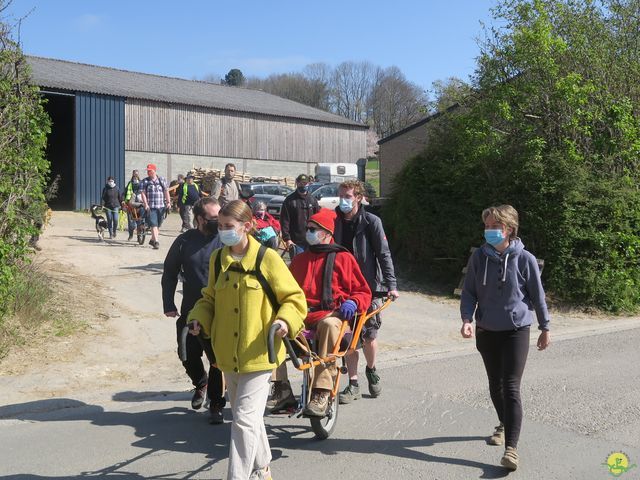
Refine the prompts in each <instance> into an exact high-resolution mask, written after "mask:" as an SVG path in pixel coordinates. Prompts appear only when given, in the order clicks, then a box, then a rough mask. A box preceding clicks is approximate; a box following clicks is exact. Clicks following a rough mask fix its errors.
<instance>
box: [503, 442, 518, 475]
mask: <svg viewBox="0 0 640 480" xmlns="http://www.w3.org/2000/svg"><path fill="white" fill-rule="evenodd" d="M518 461H519V460H518V451H517V450H516V449H515V448H514V447H507V448H506V449H505V451H504V455H503V456H502V460H500V465H502V466H503V467H505V468H508V469H509V470H516V469H517V468H518Z"/></svg>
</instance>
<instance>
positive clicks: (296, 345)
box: [267, 298, 392, 440]
mask: <svg viewBox="0 0 640 480" xmlns="http://www.w3.org/2000/svg"><path fill="white" fill-rule="evenodd" d="M391 302H392V299H391V298H387V299H386V301H385V302H384V303H383V304H382V305H381V306H380V307H379V308H377V309H375V310H372V311H371V312H369V313H366V314H364V313H363V314H359V315H357V316H356V318H355V320H354V321H353V328H351V327H350V323H351V322H349V321H346V320H343V321H342V325H341V327H340V333H339V335H338V341H337V342H336V344H335V346H334V348H333V351H332V352H331V353H330V354H329V355H328V356H326V357H323V358H321V357H319V356H318V355H316V354H315V353H314V351H313V343H314V342H313V340H312V338H313V334H314V332H313V331H312V330H305V331H303V332H301V333H300V334H299V335H298V336H297V337H296V338H295V339H293V340H290V339H289V338H286V337H285V338H283V339H282V340H283V341H284V345H285V348H286V350H287V354H288V355H287V359H286V360H285V361H290V362H291V363H292V364H293V366H294V367H295V368H296V369H298V370H301V371H302V389H301V390H302V391H301V394H300V397H299V399H298V405H297V407H296V408H295V409H294V410H293V412H291V413H290V415H289V416H290V417H293V416H295V417H297V418H299V417H302V416H303V413H302V411H303V410H304V408H305V406H306V405H307V403H308V401H309V398H310V395H311V385H312V382H313V378H312V377H313V372H314V367H315V366H317V365H321V364H322V365H325V366H330V365H331V364H335V363H337V362H338V359H341V360H342V365H341V366H340V367H339V368H336V376H335V379H334V384H333V389H332V390H331V393H330V395H329V405H328V406H327V414H326V416H324V417H322V418H320V417H307V418H309V420H310V421H311V429H312V430H313V433H314V434H315V436H316V438H318V439H320V440H324V439H326V438H328V437H329V436H330V435H331V433H332V432H333V430H334V429H335V427H336V423H337V421H338V404H339V402H338V389H339V387H340V375H341V374H346V373H347V366H346V362H345V355H347V354H348V353H350V352H352V351H354V350H356V349H357V348H358V346H359V341H360V334H361V332H362V327H363V326H364V324H365V322H366V321H367V320H368V319H369V318H370V317H373V316H374V315H376V314H378V313H380V312H381V311H382V310H384V309H385V308H387V307H388V306H389V305H390V304H391ZM279 329H280V325H277V324H275V325H272V326H271V328H270V329H269V336H268V340H267V348H268V351H269V361H270V362H271V363H276V353H275V349H274V339H275V335H276V332H277V331H278V330H279ZM309 333H310V335H309Z"/></svg>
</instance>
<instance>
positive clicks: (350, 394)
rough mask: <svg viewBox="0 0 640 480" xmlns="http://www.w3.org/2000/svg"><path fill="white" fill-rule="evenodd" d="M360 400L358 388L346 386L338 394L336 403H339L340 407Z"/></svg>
mask: <svg viewBox="0 0 640 480" xmlns="http://www.w3.org/2000/svg"><path fill="white" fill-rule="evenodd" d="M361 398H362V395H361V394H360V387H356V386H355V385H351V384H349V385H347V387H346V388H345V389H344V390H343V391H341V392H340V393H339V394H338V402H340V405H346V404H348V403H351V402H353V401H354V400H359V399H361Z"/></svg>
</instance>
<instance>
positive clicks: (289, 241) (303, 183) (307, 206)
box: [280, 174, 320, 258]
mask: <svg viewBox="0 0 640 480" xmlns="http://www.w3.org/2000/svg"><path fill="white" fill-rule="evenodd" d="M319 210H320V205H319V204H318V201H317V200H316V199H315V198H314V197H313V196H312V195H311V194H310V193H309V177H308V176H307V175H305V174H300V175H298V176H297V177H296V191H295V192H293V193H290V194H289V195H287V198H285V199H284V202H282V209H281V210H280V225H281V226H282V239H283V240H284V242H285V243H286V245H287V248H288V249H289V252H290V255H291V257H292V258H293V257H294V256H295V255H297V254H299V253H302V252H303V251H305V250H306V249H307V247H308V246H309V245H308V244H307V240H306V226H307V222H308V221H309V217H311V215H313V214H315V213H317V212H318V211H319Z"/></svg>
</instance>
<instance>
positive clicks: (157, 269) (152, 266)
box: [120, 263, 164, 275]
mask: <svg viewBox="0 0 640 480" xmlns="http://www.w3.org/2000/svg"><path fill="white" fill-rule="evenodd" d="M120 269H121V270H143V271H147V272H151V273H154V274H156V275H159V274H162V272H163V271H164V263H149V264H147V265H130V266H127V267H120Z"/></svg>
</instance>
